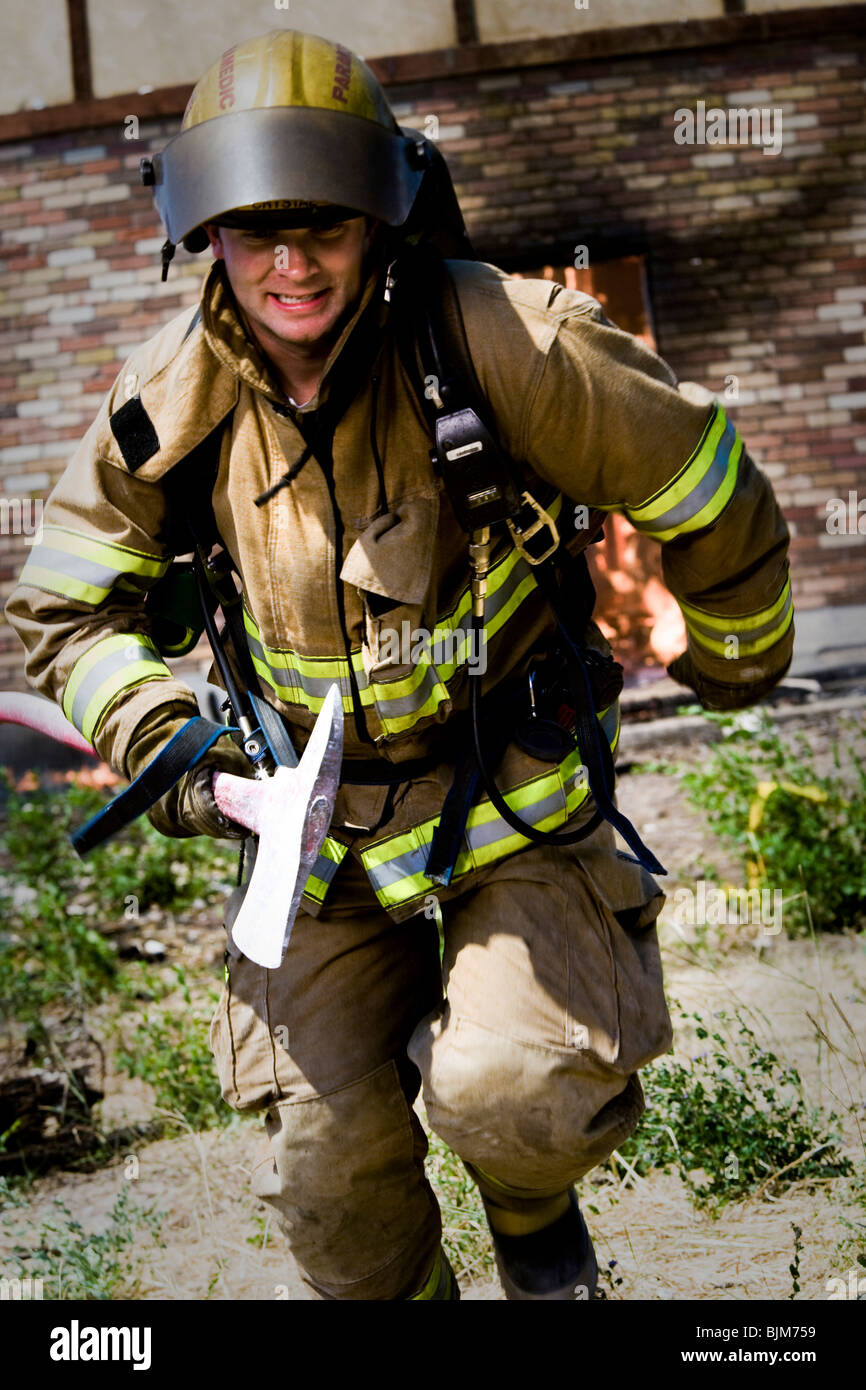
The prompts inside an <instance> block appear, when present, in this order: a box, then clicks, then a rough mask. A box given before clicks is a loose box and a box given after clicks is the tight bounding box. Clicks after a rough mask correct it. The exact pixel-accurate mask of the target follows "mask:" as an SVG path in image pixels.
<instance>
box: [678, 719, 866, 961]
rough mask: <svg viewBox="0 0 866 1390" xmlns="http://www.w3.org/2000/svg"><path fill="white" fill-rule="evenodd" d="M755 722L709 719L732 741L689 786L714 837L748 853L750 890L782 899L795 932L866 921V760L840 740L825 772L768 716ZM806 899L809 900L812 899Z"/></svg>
mask: <svg viewBox="0 0 866 1390" xmlns="http://www.w3.org/2000/svg"><path fill="white" fill-rule="evenodd" d="M748 713H749V716H750V718H749V720H748V721H745V720H743V719H742V718H741V717H738V716H736V715H730V714H727V715H719V714H712V715H711V714H708V715H706V718H707V719H710V720H712V721H713V722H714V723H717V724H718V725H719V726H720V727H721V728H722V729H723V731H724V732H725V734H726V735H727V736H726V737H725V738H724V739H723V740H722V742H721V743H719V744H717V745H715V746H714V747H713V749H712V751H711V752H710V753H709V756H708V757H707V758H706V760H705V762H704V764H703V765H702V766H701V767H700V768H699V769H697V770H694V771H691V772H688V773H685V774H684V775H683V778H682V782H683V786H684V787H685V788H686V789H687V791H688V792H689V794H690V796H691V798H692V800H693V802H694V803H695V805H696V806H698V807H699V808H700V809H701V810H703V811H704V812H705V814H706V815H707V818H708V820H709V824H710V827H711V828H712V830H713V831H714V832H715V834H716V835H718V836H719V837H720V839H722V840H723V841H725V842H726V843H727V844H728V845H730V846H731V847H732V848H733V849H734V850H735V851H736V852H737V853H738V854H739V856H740V859H741V861H742V864H743V868H744V871H745V873H746V874H747V876H748V877H749V882H750V886H751V887H762V888H764V887H766V888H772V889H774V890H776V889H778V890H780V891H781V892H782V894H783V897H784V900H785V910H784V919H783V920H784V925H785V929H786V931H787V932H788V934H789V935H805V934H806V933H807V932H808V931H809V908H810V907H811V914H812V920H813V922H814V925H815V927H817V928H823V929H825V930H827V929H831V930H839V929H841V928H843V927H846V926H855V925H857V924H858V922H859V921H862V920H863V910H864V903H866V759H864V757H863V756H861V755H860V754H858V752H857V751H856V750H855V746H854V742H855V739H854V734H855V733H856V735H857V737H859V738H860V739H861V740H862V739H863V738H866V730H864V728H863V727H862V726H859V727H856V726H851V727H852V738H851V741H850V746H847V747H846V748H845V758H846V759H847V764H848V766H847V768H846V769H845V773H846V775H844V776H843V775H842V772H843V764H842V754H841V753H840V748H839V742H838V740H837V741H836V742H834V744H833V745H832V759H833V765H834V767H835V772H832V773H829V774H827V775H819V773H818V772H817V771H816V769H815V765H814V752H813V750H812V748H811V747H810V745H809V742H808V740H807V739H806V738H805V737H804V736H803V735H802V734H799V735H797V736H795V737H794V738H793V740H792V741H791V742H790V743H784V742H783V741H782V740H781V738H780V737H779V735H778V733H777V732H776V729H775V727H774V725H773V723H772V720H771V718H770V716H769V714H768V713H767V711H766V710H760V711H754V710H750V711H749V712H748ZM806 894H808V901H807V899H806Z"/></svg>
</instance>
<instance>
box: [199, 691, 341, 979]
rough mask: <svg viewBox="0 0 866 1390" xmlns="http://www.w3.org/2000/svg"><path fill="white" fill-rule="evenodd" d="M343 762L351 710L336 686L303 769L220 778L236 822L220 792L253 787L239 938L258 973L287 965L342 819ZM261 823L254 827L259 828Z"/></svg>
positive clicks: (249, 791) (325, 704)
mask: <svg viewBox="0 0 866 1390" xmlns="http://www.w3.org/2000/svg"><path fill="white" fill-rule="evenodd" d="M342 759H343V702H342V698H341V696H340V692H339V689H338V687H337V686H336V685H332V686H331V687H330V689H329V690H328V693H327V695H326V696H325V699H324V702H323V704H322V709H321V711H320V713H319V717H318V719H317V720H316V724H315V727H314V729H313V732H312V734H311V735H310V739H309V742H308V743H307V746H306V748H305V749H304V754H303V757H302V758H301V761H300V763H299V764H298V766H297V767H296V768H288V767H278V768H277V769H276V771H275V772H274V775H273V776H272V777H266V778H264V779H262V780H261V781H256V782H250V781H249V780H248V779H243V778H233V777H231V776H230V774H219V775H218V776H217V778H216V780H215V783H214V795H215V797H216V799H217V802H218V804H221V805H222V808H223V809H224V810H227V811H228V813H229V814H230V815H231V814H232V809H231V805H230V804H229V803H228V799H227V797H226V796H225V795H221V789H220V784H221V783H223V787H224V788H225V782H226V781H231V782H245V783H246V786H245V788H244V793H245V794H246V795H247V796H248V797H249V796H254V797H255V800H256V803H257V804H256V806H255V811H254V814H253V815H252V816H249V817H246V816H245V817H244V819H245V821H246V823H248V824H250V828H251V829H255V830H256V831H257V833H258V836H259V847H258V851H257V854H256V863H255V867H254V869H253V872H252V876H251V878H250V881H249V884H248V886H247V891H246V896H245V897H244V901H243V904H242V906H241V910H240V912H239V913H238V915H237V918H236V919H235V923H234V926H233V928H232V938H233V940H234V943H235V945H236V946H237V947H238V950H240V951H242V952H243V954H244V955H245V956H247V957H248V958H249V959H250V960H251V961H254V962H255V964H256V965H261V966H264V967H266V968H267V969H268V970H276V969H277V967H278V966H280V965H281V964H282V962H283V957H284V956H285V953H286V948H287V947H288V944H289V938H290V936H291V932H292V926H293V925H294V921H295V916H296V915H297V911H298V906H299V904H300V901H301V896H302V894H303V891H304V888H305V887H306V883H307V879H308V877H309V875H310V873H311V871H312V869H313V867H314V865H315V863H316V859H317V858H318V854H319V850H320V849H321V847H322V841H323V840H324V838H325V836H326V835H327V833H328V827H329V826H330V824H331V817H332V815H333V813H334V801H335V799H336V795H337V789H338V787H339V785H340V767H341V764H342ZM253 820H254V821H255V824H254V825H253V824H252V823H251V822H252V821H253Z"/></svg>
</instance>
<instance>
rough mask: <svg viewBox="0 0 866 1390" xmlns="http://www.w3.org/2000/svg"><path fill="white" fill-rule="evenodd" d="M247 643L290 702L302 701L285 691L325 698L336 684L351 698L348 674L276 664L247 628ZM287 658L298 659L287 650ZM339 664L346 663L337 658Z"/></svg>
mask: <svg viewBox="0 0 866 1390" xmlns="http://www.w3.org/2000/svg"><path fill="white" fill-rule="evenodd" d="M247 645H248V646H249V649H250V653H251V654H252V656H253V657H255V658H256V660H257V661H260V662H261V663H262V665H263V666H266V667H267V668H268V672H269V674H270V678H271V681H272V684H273V685H274V688H275V689H276V691H277V693H278V694H279V695H280V696H281V698H282V699H285V700H286V702H287V703H288V704H299V703H302V701H300V700H298V699H297V698H295V699H292V697H291V695H289V696H286V695H284V694H283V691H290V692H296V694H297V695H301V696H303V695H309V696H310V697H311V698H312V699H318V700H323V699H324V698H325V696H326V695H327V693H328V691H329V690H330V688H331V686H332V685H334V684H336V685H337V686H338V687H339V690H340V694H341V695H342V696H343V698H344V699H345V698H346V696H348V697H349V698H350V699H351V694H352V683H351V681H350V679H349V677H348V676H346V675H343V674H341V673H335V674H334V675H333V676H310V675H307V674H306V673H305V672H303V671H299V670H298V668H297V667H296V666H291V665H290V666H275V665H274V664H273V662H272V661H271V660H270V659H269V655H268V653H267V652H266V651H265V648H264V647H263V646H262V644H261V642H260V641H259V639H258V638H257V637H254V636H253V634H252V633H251V632H250V631H249V630H247ZM286 658H287V660H288V661H290V662H291V661H294V660H295V659H296V658H295V653H294V652H287V653H286ZM338 664H342V665H345V663H339V661H338V660H335V661H334V665H335V666H337V665H338Z"/></svg>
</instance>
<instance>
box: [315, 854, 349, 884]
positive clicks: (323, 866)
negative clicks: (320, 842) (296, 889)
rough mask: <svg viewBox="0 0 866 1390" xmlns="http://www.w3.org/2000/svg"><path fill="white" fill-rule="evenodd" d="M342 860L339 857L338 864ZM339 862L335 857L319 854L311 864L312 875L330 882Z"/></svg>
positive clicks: (324, 881)
mask: <svg viewBox="0 0 866 1390" xmlns="http://www.w3.org/2000/svg"><path fill="white" fill-rule="evenodd" d="M342 862H343V861H342V859H341V860H340V864H341V863H342ZM340 864H338V863H337V861H336V860H335V859H329V858H328V857H327V855H325V854H320V855H319V856H318V858H317V859H316V862H315V864H314V865H313V877H315V878H320V879H321V880H322V882H323V883H330V882H331V880H332V879H333V877H334V874H335V873H336V872H337V870H338V869H339V867H340Z"/></svg>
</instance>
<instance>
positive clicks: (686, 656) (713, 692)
mask: <svg viewBox="0 0 866 1390" xmlns="http://www.w3.org/2000/svg"><path fill="white" fill-rule="evenodd" d="M790 664H791V663H790V660H789V661H788V665H786V666H785V667H784V668H783V669H782V670H781V671H777V672H775V674H774V675H772V676H766V677H765V678H764V680H761V681H757V682H754V683H753V684H751V685H723V684H722V683H721V682H720V681H714V680H711V679H710V677H709V676H704V675H702V674H701V672H700V671H699V670H698V669H697V667H696V666H695V663H694V661H693V660H692V657H691V653H689V652H683V653H682V654H681V655H680V656H678V657H676V658H675V660H673V661H672V662H671V664H670V666H668V667H666V670H667V673H668V675H669V676H670V678H671V680H675V681H677V683H678V684H679V685H687V686H688V687H689V689H690V690H693V691H694V692H695V694H696V695H697V697H698V699H699V701H700V703H701V704H702V705H703V707H704V709H708V710H715V711H723V710H732V709H747V708H748V706H749V705H754V704H756V703H757V701H758V700H760V699H762V698H763V696H764V695H768V694H769V693H770V691H771V690H773V689H775V687H776V686H777V685H778V684H779V681H780V680H781V679H782V677H783V676H784V674H785V672H786V671H787V669H788V666H790Z"/></svg>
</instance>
